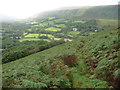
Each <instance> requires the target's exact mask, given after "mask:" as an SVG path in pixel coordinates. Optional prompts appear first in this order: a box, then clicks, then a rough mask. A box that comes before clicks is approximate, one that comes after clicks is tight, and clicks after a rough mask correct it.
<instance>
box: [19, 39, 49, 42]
mask: <svg viewBox="0 0 120 90" xmlns="http://www.w3.org/2000/svg"><path fill="white" fill-rule="evenodd" d="M39 40H43V41H47V42H50V40H49V39H39V38H21V39H20V40H19V41H20V42H23V41H39Z"/></svg>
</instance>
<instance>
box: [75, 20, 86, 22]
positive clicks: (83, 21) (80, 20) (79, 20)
mask: <svg viewBox="0 0 120 90" xmlns="http://www.w3.org/2000/svg"><path fill="white" fill-rule="evenodd" d="M85 22H86V21H82V20H76V21H74V22H73V23H85Z"/></svg>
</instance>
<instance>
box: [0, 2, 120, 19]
mask: <svg viewBox="0 0 120 90" xmlns="http://www.w3.org/2000/svg"><path fill="white" fill-rule="evenodd" d="M118 2H119V0H1V1H0V15H6V16H12V17H17V18H21V19H23V18H27V17H30V16H32V15H35V14H37V13H40V12H43V11H47V10H54V9H56V8H61V7H70V6H98V5H114V4H118Z"/></svg>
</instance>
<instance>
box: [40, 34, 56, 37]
mask: <svg viewBox="0 0 120 90" xmlns="http://www.w3.org/2000/svg"><path fill="white" fill-rule="evenodd" d="M40 36H47V37H48V38H55V36H53V35H52V34H40Z"/></svg>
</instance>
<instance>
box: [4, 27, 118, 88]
mask: <svg viewBox="0 0 120 90" xmlns="http://www.w3.org/2000/svg"><path fill="white" fill-rule="evenodd" d="M119 49H120V47H119V45H118V29H115V28H113V29H109V30H104V31H101V32H97V33H96V34H94V35H90V36H87V37H79V38H78V39H75V40H73V41H72V42H67V43H65V44H62V45H58V46H55V47H53V48H50V49H47V50H44V51H42V52H39V53H36V54H33V55H29V56H27V57H25V58H21V59H19V60H16V61H13V62H10V63H6V64H3V87H4V88H5V87H9V88H22V87H23V88H71V87H72V88H112V87H114V88H116V87H119V86H118V85H119V84H120V77H119V76H120V73H119V71H120V62H119V60H118V51H119Z"/></svg>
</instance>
